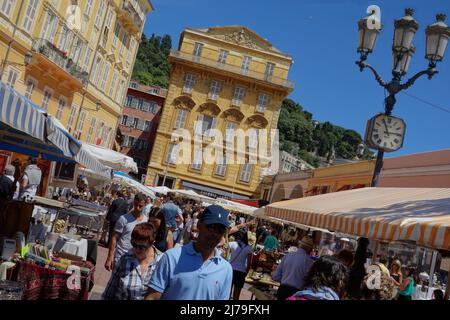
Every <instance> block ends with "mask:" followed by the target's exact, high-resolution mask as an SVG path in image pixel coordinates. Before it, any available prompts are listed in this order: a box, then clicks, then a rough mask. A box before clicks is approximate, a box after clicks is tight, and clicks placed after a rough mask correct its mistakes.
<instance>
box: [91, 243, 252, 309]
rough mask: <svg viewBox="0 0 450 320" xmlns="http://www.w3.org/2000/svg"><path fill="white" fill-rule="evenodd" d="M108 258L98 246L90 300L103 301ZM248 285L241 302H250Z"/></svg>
mask: <svg viewBox="0 0 450 320" xmlns="http://www.w3.org/2000/svg"><path fill="white" fill-rule="evenodd" d="M107 256H108V249H107V248H104V247H102V246H98V250H97V265H96V267H95V274H94V282H95V285H94V287H93V288H92V290H91V293H90V297H89V300H101V295H102V293H103V291H104V290H105V287H106V285H107V284H108V280H109V277H110V276H111V273H110V272H109V271H107V270H106V269H105V267H104V265H105V262H106V258H107ZM246 288H248V285H247V284H246V285H245V286H244V289H242V291H241V297H240V300H250V297H251V292H249V291H248V290H246Z"/></svg>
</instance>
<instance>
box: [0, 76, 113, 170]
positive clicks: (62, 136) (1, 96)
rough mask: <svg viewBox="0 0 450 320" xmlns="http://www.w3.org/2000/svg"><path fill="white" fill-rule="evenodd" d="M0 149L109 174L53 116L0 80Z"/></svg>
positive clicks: (106, 167)
mask: <svg viewBox="0 0 450 320" xmlns="http://www.w3.org/2000/svg"><path fill="white" fill-rule="evenodd" d="M0 149H5V150H9V151H13V152H18V153H23V154H28V155H31V156H35V157H37V156H39V155H41V156H42V158H43V159H45V160H50V161H61V162H66V163H75V162H77V163H79V164H81V165H83V166H85V167H87V168H89V169H91V170H93V171H95V172H96V173H98V174H99V175H102V176H104V177H106V178H111V168H109V167H108V166H105V165H103V164H102V163H100V162H99V161H98V160H97V159H96V157H94V156H93V155H92V154H91V153H89V152H88V151H86V149H85V148H83V145H82V143H81V142H80V141H78V140H77V139H75V138H74V137H73V136H72V135H71V134H70V133H69V132H68V131H67V129H66V128H65V127H64V125H62V124H61V123H60V122H59V121H58V120H57V119H56V118H54V117H52V116H51V115H49V114H47V111H46V110H44V109H43V108H41V107H39V106H38V105H36V104H35V103H33V102H32V101H30V100H29V99H27V98H26V97H25V96H23V95H22V94H20V93H19V92H17V91H16V90H15V89H14V88H11V87H9V86H7V85H5V84H4V83H3V82H1V81H0Z"/></svg>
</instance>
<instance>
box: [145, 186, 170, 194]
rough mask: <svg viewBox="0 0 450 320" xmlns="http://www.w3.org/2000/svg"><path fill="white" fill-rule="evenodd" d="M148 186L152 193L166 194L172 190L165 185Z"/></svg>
mask: <svg viewBox="0 0 450 320" xmlns="http://www.w3.org/2000/svg"><path fill="white" fill-rule="evenodd" d="M148 188H149V189H150V190H152V191H153V192H154V193H161V194H168V193H169V192H172V189H169V188H168V187H166V186H158V187H148Z"/></svg>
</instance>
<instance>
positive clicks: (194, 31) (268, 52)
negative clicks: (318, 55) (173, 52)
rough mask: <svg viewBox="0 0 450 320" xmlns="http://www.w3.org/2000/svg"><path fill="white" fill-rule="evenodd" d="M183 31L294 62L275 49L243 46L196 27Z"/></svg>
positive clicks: (290, 62) (290, 63)
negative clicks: (268, 49)
mask: <svg viewBox="0 0 450 320" xmlns="http://www.w3.org/2000/svg"><path fill="white" fill-rule="evenodd" d="M183 33H190V34H195V35H197V36H200V37H204V38H207V39H210V40H213V41H216V42H219V43H226V44H227V45H230V46H233V47H236V48H245V49H247V50H250V51H253V52H257V53H259V54H263V55H267V56H273V57H277V58H280V59H283V60H285V61H286V62H288V63H289V65H292V64H293V63H294V61H293V59H292V57H291V56H289V55H287V54H282V53H276V52H273V51H266V50H259V49H254V48H249V47H245V46H241V45H238V44H236V43H233V42H230V41H227V40H224V39H219V38H216V37H214V36H210V35H207V34H205V33H203V32H199V31H197V30H195V29H191V28H186V29H184V31H183ZM181 38H182V37H181ZM180 41H181V40H180ZM180 43H181V42H180Z"/></svg>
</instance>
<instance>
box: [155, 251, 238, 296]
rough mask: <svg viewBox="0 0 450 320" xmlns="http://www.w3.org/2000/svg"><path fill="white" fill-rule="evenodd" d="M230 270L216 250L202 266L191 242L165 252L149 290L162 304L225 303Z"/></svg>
mask: <svg viewBox="0 0 450 320" xmlns="http://www.w3.org/2000/svg"><path fill="white" fill-rule="evenodd" d="M232 278H233V269H232V268H231V265H230V263H229V262H228V261H226V260H225V259H223V258H222V256H221V254H220V251H219V250H218V249H216V252H215V256H214V257H212V258H210V259H209V260H208V261H206V262H203V257H202V255H201V254H200V253H199V252H197V251H195V249H194V245H193V242H190V243H189V244H187V245H185V246H183V247H175V248H173V249H170V250H168V251H166V253H165V254H164V256H163V257H162V258H161V260H160V261H159V263H158V265H157V266H156V269H155V271H154V272H153V275H152V278H151V280H150V285H149V286H150V288H152V289H153V290H156V291H157V292H160V293H162V296H161V300H228V299H230V291H231V281H232Z"/></svg>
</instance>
